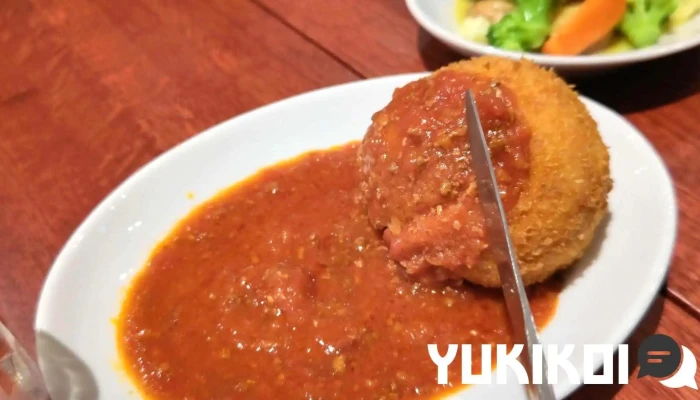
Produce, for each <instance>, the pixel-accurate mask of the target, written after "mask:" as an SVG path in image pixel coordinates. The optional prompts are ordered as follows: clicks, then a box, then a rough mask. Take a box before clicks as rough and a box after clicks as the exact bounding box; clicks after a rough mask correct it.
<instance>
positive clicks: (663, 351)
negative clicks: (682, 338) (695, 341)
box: [637, 334, 698, 390]
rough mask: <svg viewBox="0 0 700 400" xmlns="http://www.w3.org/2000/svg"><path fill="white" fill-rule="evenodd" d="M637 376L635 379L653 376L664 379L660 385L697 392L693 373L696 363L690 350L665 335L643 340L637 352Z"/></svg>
mask: <svg viewBox="0 0 700 400" xmlns="http://www.w3.org/2000/svg"><path fill="white" fill-rule="evenodd" d="M637 358H638V360H639V374H638V375H637V378H643V377H645V376H653V377H654V378H659V379H661V378H665V379H662V380H660V381H659V383H661V384H662V385H664V386H666V387H669V388H672V389H677V388H680V387H683V386H688V387H691V388H693V389H695V390H698V385H697V383H696V382H695V371H696V370H697V367H698V362H697V360H696V358H695V355H694V354H693V352H692V351H690V349H688V348H687V347H685V346H681V345H679V344H678V343H677V342H676V341H675V340H674V339H673V338H671V337H670V336H667V335H662V334H656V335H652V336H649V337H648V338H646V339H644V341H643V342H642V344H641V346H640V347H639V350H638V352H637Z"/></svg>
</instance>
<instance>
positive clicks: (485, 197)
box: [466, 90, 556, 400]
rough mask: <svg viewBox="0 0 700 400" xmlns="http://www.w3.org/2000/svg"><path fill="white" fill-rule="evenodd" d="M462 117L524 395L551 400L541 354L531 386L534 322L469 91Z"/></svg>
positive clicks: (534, 343)
mask: <svg viewBox="0 0 700 400" xmlns="http://www.w3.org/2000/svg"><path fill="white" fill-rule="evenodd" d="M466 115H467V131H468V132H467V133H468V135H467V136H468V143H469V150H470V153H471V166H472V170H473V171H474V176H475V177H476V183H477V185H476V186H477V194H478V198H479V201H480V203H481V206H482V209H483V213H484V217H485V225H486V227H485V228H486V237H487V239H488V243H489V247H490V249H491V251H492V252H493V254H494V256H495V257H496V260H497V265H498V274H499V277H500V280H501V288H502V290H503V296H504V297H505V302H506V309H507V310H508V316H509V317H510V322H511V324H512V327H513V334H514V339H515V343H516V344H522V345H523V351H522V352H521V353H520V358H521V362H522V364H523V366H524V367H525V370H526V371H527V372H528V378H529V382H530V385H528V394H529V396H530V398H531V399H539V400H555V399H556V398H555V396H554V390H553V388H552V386H551V385H549V384H548V383H547V382H548V379H547V363H546V360H545V357H544V354H542V363H541V368H542V371H541V373H542V375H541V376H542V383H541V384H533V383H532V382H533V379H532V378H533V372H534V371H533V364H532V354H533V347H534V345H536V344H539V339H538V336H537V329H536V328H535V321H534V318H533V317H532V310H531V309H530V302H529V301H528V299H527V294H526V292H525V285H524V284H523V280H522V276H521V275H520V268H519V267H518V259H517V255H516V254H515V248H514V247H513V243H512V240H511V238H510V233H509V230H508V219H507V218H506V213H505V210H504V208H503V203H502V201H501V196H500V194H499V193H500V192H499V189H498V182H497V181H496V173H495V170H494V168H493V163H492V161H491V154H490V151H489V147H488V143H487V142H486V136H485V135H484V130H483V128H482V126H481V121H480V120H479V112H478V109H477V106H476V100H475V99H474V95H473V93H472V92H471V90H469V91H467V93H466Z"/></svg>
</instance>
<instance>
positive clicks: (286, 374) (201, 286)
mask: <svg viewBox="0 0 700 400" xmlns="http://www.w3.org/2000/svg"><path fill="white" fill-rule="evenodd" d="M358 146H359V144H358V143H351V144H348V145H345V146H341V147H337V148H333V149H330V150H326V151H318V152H311V153H307V154H304V155H302V156H300V157H297V158H295V159H293V160H291V161H287V162H284V163H281V164H278V165H275V166H273V167H270V168H267V169H265V170H263V171H262V172H260V173H258V174H256V175H254V176H252V177H251V178H249V179H247V180H245V181H243V182H242V183H239V184H237V185H236V186H234V187H232V188H230V189H228V190H225V191H223V192H222V193H221V194H219V195H218V196H216V197H215V198H213V199H211V200H210V201H208V202H207V203H205V204H203V205H201V206H200V207H198V208H197V209H196V210H195V211H193V212H192V213H191V214H190V215H189V216H187V217H186V218H185V219H184V220H183V221H181V222H180V223H179V224H178V225H177V227H175V229H174V230H173V231H172V232H171V233H170V234H169V236H168V237H167V238H165V240H164V241H163V242H162V243H161V244H160V245H159V246H158V247H157V249H156V250H155V251H154V252H153V254H152V256H151V258H150V260H149V261H148V263H147V265H146V266H145V267H144V269H143V271H142V272H141V273H140V274H139V275H138V276H137V277H136V278H135V280H134V281H133V283H132V285H131V287H130V289H129V292H128V295H127V299H126V300H125V302H124V304H123V306H122V310H121V313H120V316H119V319H118V324H117V331H118V332H117V340H118V347H119V352H120V356H121V358H122V360H123V364H124V365H125V366H126V368H127V372H128V374H129V375H130V377H131V379H132V381H133V382H134V384H135V385H136V386H137V387H138V388H139V390H140V391H141V393H142V394H143V395H144V396H146V397H147V398H150V399H175V398H177V399H190V400H194V399H237V398H250V399H276V398H290V399H292V398H294V399H330V398H345V399H405V398H426V397H431V396H434V395H436V394H443V393H446V392H447V391H454V390H455V388H456V387H458V386H459V382H460V377H461V367H460V363H459V362H457V361H455V362H454V363H453V366H452V367H451V368H450V370H449V378H450V384H449V385H438V384H437V368H436V366H435V364H434V363H433V362H432V361H431V359H430V356H429V354H428V348H427V345H428V344H431V343H436V344H438V346H439V349H440V351H441V353H444V351H446V349H447V345H448V344H451V343H459V344H472V345H475V348H474V349H473V351H474V354H473V357H472V365H473V368H474V372H475V373H478V372H480V365H481V361H480V359H481V354H480V346H479V345H481V344H484V343H506V344H510V343H511V334H510V326H509V323H508V316H507V314H506V309H505V304H504V302H503V299H502V294H501V292H500V290H490V289H484V288H480V287H476V286H473V285H468V284H462V285H454V286H428V285H427V284H422V283H417V282H415V281H413V280H411V279H410V278H409V277H407V276H405V274H404V272H403V269H402V268H401V267H399V266H397V265H396V264H395V263H394V262H392V261H390V260H389V258H388V255H387V248H386V246H385V243H384V241H383V240H382V237H381V235H380V233H378V232H377V231H376V230H375V229H373V227H372V226H371V225H370V223H369V220H368V218H367V211H366V207H365V206H364V205H363V201H362V194H361V192H360V190H359V186H360V180H361V176H360V171H359V168H358V165H357V150H358ZM528 291H529V298H530V301H531V306H532V310H533V312H534V315H535V320H536V322H537V324H538V326H539V327H543V326H544V325H545V324H546V323H547V322H548V321H549V319H550V318H551V316H552V315H553V314H554V312H555V310H556V304H557V297H558V293H559V284H558V283H557V282H556V281H550V282H548V283H545V284H541V285H535V286H533V287H531V288H529V289H528ZM459 357H460V356H459V355H458V359H457V360H459Z"/></svg>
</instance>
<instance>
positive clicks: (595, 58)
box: [405, 0, 700, 67]
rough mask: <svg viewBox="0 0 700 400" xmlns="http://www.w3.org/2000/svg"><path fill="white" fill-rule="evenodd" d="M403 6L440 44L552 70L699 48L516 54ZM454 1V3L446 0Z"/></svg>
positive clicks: (690, 42) (691, 42) (685, 44)
mask: <svg viewBox="0 0 700 400" xmlns="http://www.w3.org/2000/svg"><path fill="white" fill-rule="evenodd" d="M405 1H406V6H407V7H408V11H409V13H410V14H411V16H412V17H413V18H414V19H415V20H416V21H417V22H418V24H419V25H420V26H421V27H423V29H425V30H426V31H427V32H428V33H430V34H431V35H433V36H434V37H435V38H437V39H438V40H440V41H441V42H443V43H445V44H447V45H449V46H451V47H453V48H455V49H460V50H462V51H466V52H470V53H474V54H480V55H494V56H500V57H507V58H511V59H513V58H516V59H518V58H527V59H529V60H532V61H533V62H535V63H537V64H540V65H547V66H552V67H572V66H581V67H583V66H591V67H592V66H605V65H620V64H630V63H637V62H642V61H648V60H653V59H656V58H661V57H665V56H668V55H671V54H675V53H680V52H682V51H685V50H689V49H691V48H694V47H696V46H699V45H700V34H698V35H695V36H689V37H688V38H687V39H685V40H681V41H679V42H676V43H667V44H660V45H654V46H651V47H646V48H642V49H635V50H630V51H625V52H622V53H615V54H596V55H585V56H580V55H578V56H555V55H546V54H541V53H529V52H517V51H511V50H504V49H499V48H497V47H493V46H491V45H488V44H481V43H478V42H474V41H471V40H467V39H464V38H462V37H461V36H459V35H458V34H456V33H455V32H452V31H450V30H449V29H447V28H445V26H443V25H441V24H438V23H436V22H434V21H432V20H431V18H429V17H428V16H427V15H426V13H425V12H424V11H423V9H422V8H421V6H419V5H418V4H419V0H405ZM450 1H455V0H450Z"/></svg>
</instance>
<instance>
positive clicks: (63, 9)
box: [0, 0, 700, 399]
mask: <svg viewBox="0 0 700 400" xmlns="http://www.w3.org/2000/svg"><path fill="white" fill-rule="evenodd" d="M457 59H459V56H458V55H457V54H455V53H453V52H451V51H449V50H447V49H446V48H445V47H444V46H442V45H440V44H439V43H438V42H436V41H435V40H433V39H431V38H430V37H429V36H428V35H427V34H426V33H425V32H423V31H421V30H420V29H419V28H418V27H417V25H416V23H415V22H414V21H413V20H412V19H411V18H410V16H409V14H408V12H407V10H406V7H405V6H404V3H403V0H294V1H289V0H253V1H248V0H208V1H201V0H130V1H128V2H122V1H110V0H63V1H60V0H44V1H39V0H7V1H5V2H3V3H2V7H0V182H1V184H0V271H1V273H0V314H1V315H2V317H3V319H4V321H5V323H6V324H7V325H8V326H9V327H10V328H11V329H12V330H13V331H15V332H16V334H17V336H18V337H19V339H20V340H21V341H22V342H23V343H25V344H26V345H27V346H28V347H30V348H31V347H33V346H32V344H33V337H32V321H33V316H34V311H35V307H36V302H37V298H38V295H39V291H40V288H41V285H42V281H43V279H44V276H45V275H46V273H47V271H48V269H49V267H50V265H51V262H52V260H53V258H54V257H55V256H56V254H57V253H58V251H59V250H60V248H61V246H62V244H63V243H64V241H65V240H66V239H67V238H68V236H69V235H70V234H71V232H72V231H73V230H74V229H75V228H76V227H77V226H78V224H79V223H80V222H81V221H82V220H83V218H85V217H86V216H87V214H88V213H89V212H90V210H91V209H92V208H93V207H94V206H95V205H97V203H98V202H99V201H100V200H101V199H102V198H103V197H104V196H105V195H107V193H109V192H110V191H111V190H112V189H114V188H115V187H116V185H117V184H119V183H120V182H121V181H122V180H123V179H125V178H126V177H127V176H129V175H130V174H131V173H133V172H134V171H135V170H136V169H138V168H139V167H141V166H142V165H144V164H146V163H147V162H148V161H149V160H151V159H152V158H154V157H155V156H157V155H159V154H160V153H162V152H164V151H166V150H168V149H169V148H170V147H172V146H174V145H175V144H177V143H179V142H181V141H183V140H184V139H186V138H188V137H190V136H192V135H194V134H196V133H197V132H199V131H201V130H203V129H205V128H207V127H209V126H211V125H213V124H215V123H218V122H220V121H222V120H225V119H228V118H231V117H233V116H235V115H237V114H240V113H242V112H244V111H248V110H250V109H253V108H256V107H258V106H261V105H264V104H267V103H270V102H272V101H275V100H279V99H282V98H285V97H288V96H291V95H294V94H298V93H301V92H305V91H308V90H311V89H316V88H320V87H323V86H328V85H332V84H337V83H342V82H350V81H356V80H361V79H365V78H369V77H375V76H381V75H387V74H395V73H405V72H413V71H424V70H432V69H435V68H437V67H439V66H442V65H444V64H445V63H447V62H449V61H453V60H457ZM623 77H624V79H622V78H623ZM578 88H579V90H580V91H581V92H582V93H584V94H586V95H588V96H591V97H593V98H595V99H597V100H599V101H601V102H603V103H604V104H606V105H608V106H610V107H612V108H614V109H616V110H617V111H619V112H621V113H623V114H624V115H625V116H627V117H628V118H629V119H630V121H632V123H634V124H635V125H636V126H638V127H639V128H640V129H641V130H642V131H643V132H644V133H645V134H646V136H647V138H648V139H649V140H650V141H651V142H652V143H653V144H654V146H656V148H657V149H658V151H659V152H660V153H661V155H662V156H663V158H664V160H665V162H666V163H667V165H668V166H669V168H670V170H671V173H672V175H673V178H674V180H675V183H676V189H677V194H678V201H679V205H680V228H679V232H678V244H677V247H676V251H675V256H674V258H673V265H672V267H671V272H670V275H669V278H668V284H667V285H666V286H665V288H664V290H663V291H662V292H661V293H660V294H659V297H658V298H657V300H656V303H655V304H654V306H653V308H652V309H651V311H650V312H649V315H648V316H647V318H646V319H645V321H644V322H643V323H642V325H641V326H640V327H639V328H638V331H637V332H636V333H635V335H634V337H633V338H632V339H631V344H632V347H631V348H632V349H633V350H632V353H634V351H635V350H634V349H636V345H635V343H639V340H640V339H642V338H644V337H645V336H647V335H649V334H650V333H652V332H663V333H667V334H670V335H672V336H673V337H674V338H676V339H677V340H678V341H679V342H680V343H682V344H684V345H685V346H688V347H690V348H691V349H692V350H694V352H695V354H697V355H698V356H700V320H699V319H700V291H698V290H696V288H697V287H699V286H700V271H698V270H697V269H696V265H698V264H700V194H698V193H699V192H698V191H699V190H700V161H699V160H700V51H698V50H693V51H689V52H686V53H683V54H680V55H677V56H672V57H669V58H666V59H663V60H659V61H654V62H649V63H646V64H643V65H639V66H635V67H631V68H629V69H626V70H623V71H619V72H616V73H613V74H611V75H608V76H604V77H600V78H596V79H592V80H588V81H583V82H578ZM632 358H634V357H632ZM632 361H634V360H632ZM635 365H636V363H635ZM633 375H634V376H636V374H633ZM699 393H700V392H696V391H694V390H692V389H688V388H684V389H680V390H670V389H667V388H665V387H663V386H661V385H660V384H659V383H658V382H657V381H655V380H653V379H651V378H646V379H641V380H636V378H634V377H632V378H631V383H630V384H629V385H626V386H624V387H620V386H611V387H585V388H583V389H582V390H580V391H579V392H578V393H576V394H575V395H574V397H575V398H580V399H589V398H596V399H598V398H615V399H646V398H677V399H690V398H700V396H699Z"/></svg>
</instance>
